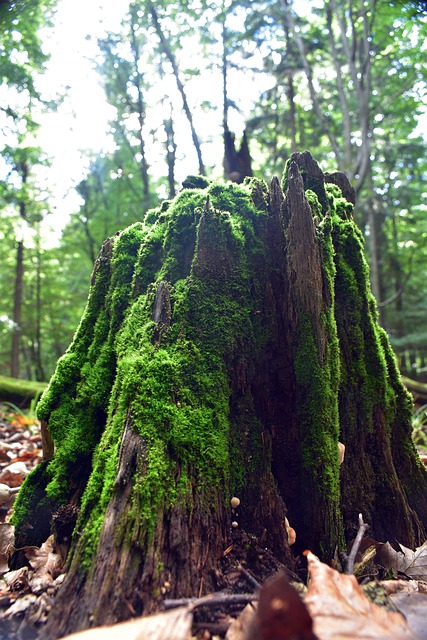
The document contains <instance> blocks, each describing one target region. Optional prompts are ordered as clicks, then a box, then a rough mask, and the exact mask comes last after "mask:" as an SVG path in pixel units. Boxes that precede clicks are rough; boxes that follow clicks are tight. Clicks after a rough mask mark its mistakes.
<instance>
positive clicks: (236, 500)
mask: <svg viewBox="0 0 427 640" xmlns="http://www.w3.org/2000/svg"><path fill="white" fill-rule="evenodd" d="M230 504H231V508H232V509H233V511H234V510H235V509H237V507H238V506H239V504H240V500H239V498H236V496H233V497H232V498H231V500H230ZM231 526H232V527H233V529H237V527H238V526H239V523H238V522H237V520H233V522H232V523H231Z"/></svg>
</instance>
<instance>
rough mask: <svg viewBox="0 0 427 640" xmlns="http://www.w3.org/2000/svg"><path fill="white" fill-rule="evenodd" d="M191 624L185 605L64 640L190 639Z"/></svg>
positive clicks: (190, 616)
mask: <svg viewBox="0 0 427 640" xmlns="http://www.w3.org/2000/svg"><path fill="white" fill-rule="evenodd" d="M192 624H193V614H192V612H191V610H190V607H188V606H187V607H179V608H178V609H172V610H171V611H165V612H164V613H157V614H155V615H153V616H143V617H142V618H138V619H137V620H130V621H128V622H121V623H119V624H114V625H111V626H109V627H97V628H95V629H88V630H87V631H80V632H79V633H73V634H72V635H70V636H66V637H65V638H64V640H118V639H119V638H126V640H190V638H191V626H192Z"/></svg>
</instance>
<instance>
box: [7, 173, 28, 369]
mask: <svg viewBox="0 0 427 640" xmlns="http://www.w3.org/2000/svg"><path fill="white" fill-rule="evenodd" d="M17 171H18V173H19V174H20V178H21V188H22V191H23V196H22V198H25V188H26V185H27V180H28V172H29V169H28V165H27V163H26V162H25V161H24V162H22V163H21V164H20V165H19V166H17ZM19 215H20V217H21V220H22V221H23V222H25V221H26V219H27V205H26V201H25V199H21V201H20V202H19ZM23 282H24V240H23V239H22V238H20V239H19V240H18V242H17V248H16V266H15V286H14V294H13V332H12V349H11V358H10V362H11V365H10V375H11V376H12V377H13V378H19V352H20V344H21V332H22V326H21V325H22V290H23Z"/></svg>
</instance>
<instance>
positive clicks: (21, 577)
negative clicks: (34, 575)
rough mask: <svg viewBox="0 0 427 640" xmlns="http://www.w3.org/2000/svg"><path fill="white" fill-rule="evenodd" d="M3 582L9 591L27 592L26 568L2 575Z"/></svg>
mask: <svg viewBox="0 0 427 640" xmlns="http://www.w3.org/2000/svg"><path fill="white" fill-rule="evenodd" d="M3 580H4V581H5V583H6V584H7V586H8V587H9V589H10V590H11V591H24V590H28V567H21V568H20V569H15V570H14V571H8V572H7V573H5V574H4V576H3Z"/></svg>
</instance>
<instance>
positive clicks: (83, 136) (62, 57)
mask: <svg viewBox="0 0 427 640" xmlns="http://www.w3.org/2000/svg"><path fill="white" fill-rule="evenodd" d="M128 4H129V3H128V1H127V0H104V1H103V2H102V3H101V2H96V1H93V0H90V1H89V2H88V1H86V0H59V3H58V9H57V11H56V13H55V16H54V22H53V26H52V27H48V28H47V29H46V30H45V34H44V36H43V45H44V49H45V51H46V52H47V53H49V54H50V56H51V58H50V60H49V61H48V63H47V65H46V72H45V73H44V74H43V76H40V77H39V78H38V87H39V89H40V90H41V91H42V94H43V97H44V98H50V99H52V100H55V99H56V98H57V96H58V94H59V95H62V96H63V100H62V104H60V106H59V107H58V109H57V111H56V112H55V113H47V114H44V115H42V116H41V117H40V123H41V130H40V132H39V134H38V143H39V145H40V146H41V147H42V149H44V150H45V151H46V153H47V155H48V156H49V157H50V158H51V159H52V166H51V168H50V169H49V170H48V187H49V189H50V190H51V192H52V194H53V196H54V202H55V205H54V206H56V208H59V207H60V208H61V212H60V214H61V215H62V216H63V215H64V213H71V212H73V211H75V210H76V208H77V206H78V203H79V201H80V199H79V198H78V196H77V194H76V193H75V192H74V190H73V189H72V187H73V186H75V185H76V184H77V183H78V182H79V181H80V180H81V179H82V177H83V176H84V174H85V171H86V167H87V160H86V159H85V157H84V155H83V153H84V152H85V151H87V152H91V151H97V152H101V151H102V150H108V144H109V140H108V137H107V135H106V131H107V128H108V120H109V117H110V116H111V107H110V106H109V105H108V103H107V102H106V100H105V95H104V91H103V89H102V86H101V81H100V77H99V75H98V74H97V72H96V70H95V68H94V58H95V56H96V53H97V51H98V49H97V38H100V37H103V36H104V35H105V33H106V31H108V30H112V29H117V26H118V25H119V24H120V21H121V19H122V18H123V16H124V14H125V12H126V10H127V7H128ZM110 144H111V142H110Z"/></svg>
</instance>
